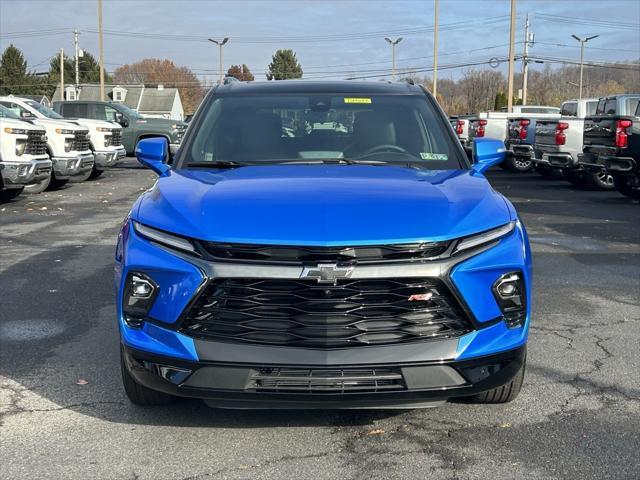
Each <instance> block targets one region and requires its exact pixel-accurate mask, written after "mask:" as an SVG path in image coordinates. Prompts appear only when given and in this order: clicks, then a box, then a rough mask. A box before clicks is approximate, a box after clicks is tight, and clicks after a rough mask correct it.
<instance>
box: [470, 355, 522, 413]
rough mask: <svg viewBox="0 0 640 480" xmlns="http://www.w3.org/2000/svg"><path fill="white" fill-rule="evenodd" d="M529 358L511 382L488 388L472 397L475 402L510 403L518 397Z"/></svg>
mask: <svg viewBox="0 0 640 480" xmlns="http://www.w3.org/2000/svg"><path fill="white" fill-rule="evenodd" d="M526 365H527V359H526V357H525V360H524V361H523V362H522V366H521V367H520V370H519V371H518V373H516V376H515V377H513V379H512V380H511V381H510V382H509V383H505V384H504V385H502V386H501V387H497V388H494V389H493V390H487V391H486V392H482V393H481V394H479V395H476V396H474V397H471V401H472V402H473V403H508V402H511V401H513V400H515V399H516V397H517V396H518V394H519V393H520V389H521V388H522V381H523V380H524V371H525V370H526Z"/></svg>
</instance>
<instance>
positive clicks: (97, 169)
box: [88, 165, 104, 180]
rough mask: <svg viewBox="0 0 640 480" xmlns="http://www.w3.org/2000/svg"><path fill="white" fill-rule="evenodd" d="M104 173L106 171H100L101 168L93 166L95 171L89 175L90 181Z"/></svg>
mask: <svg viewBox="0 0 640 480" xmlns="http://www.w3.org/2000/svg"><path fill="white" fill-rule="evenodd" d="M103 173H104V170H100V169H99V168H96V166H95V165H94V166H93V170H91V173H89V177H88V178H89V179H91V180H93V179H95V178H98V177H100V176H101V175H102V174H103Z"/></svg>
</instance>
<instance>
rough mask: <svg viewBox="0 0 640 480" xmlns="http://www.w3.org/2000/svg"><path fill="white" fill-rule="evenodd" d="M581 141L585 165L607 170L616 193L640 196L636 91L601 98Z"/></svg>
mask: <svg viewBox="0 0 640 480" xmlns="http://www.w3.org/2000/svg"><path fill="white" fill-rule="evenodd" d="M582 143H583V147H582V156H581V157H580V160H579V161H580V164H581V165H582V166H583V167H584V168H585V169H587V170H590V171H605V172H608V173H610V174H611V175H612V176H613V181H614V184H615V186H616V189H618V190H619V191H620V193H622V194H623V195H626V196H628V197H630V198H640V94H627V95H616V96H612V97H604V98H601V99H600V101H599V102H598V107H597V109H596V114H595V115H594V116H591V117H587V118H585V122H584V135H583V142H582Z"/></svg>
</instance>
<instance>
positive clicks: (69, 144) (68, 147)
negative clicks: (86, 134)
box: [64, 138, 73, 152]
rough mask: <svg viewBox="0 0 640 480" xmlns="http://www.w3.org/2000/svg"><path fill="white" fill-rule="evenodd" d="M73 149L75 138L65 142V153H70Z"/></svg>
mask: <svg viewBox="0 0 640 480" xmlns="http://www.w3.org/2000/svg"><path fill="white" fill-rule="evenodd" d="M72 148H73V138H67V139H66V140H65V141H64V151H65V152H70V151H71V149H72Z"/></svg>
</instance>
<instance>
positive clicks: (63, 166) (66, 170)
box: [51, 153, 94, 180]
mask: <svg viewBox="0 0 640 480" xmlns="http://www.w3.org/2000/svg"><path fill="white" fill-rule="evenodd" d="M51 161H52V162H53V173H54V175H55V177H56V179H57V180H67V179H69V178H70V177H74V176H76V175H82V174H83V173H86V172H87V171H89V170H91V169H92V168H93V162H94V158H93V155H92V154H90V153H87V154H81V155H76V156H75V157H51Z"/></svg>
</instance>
